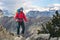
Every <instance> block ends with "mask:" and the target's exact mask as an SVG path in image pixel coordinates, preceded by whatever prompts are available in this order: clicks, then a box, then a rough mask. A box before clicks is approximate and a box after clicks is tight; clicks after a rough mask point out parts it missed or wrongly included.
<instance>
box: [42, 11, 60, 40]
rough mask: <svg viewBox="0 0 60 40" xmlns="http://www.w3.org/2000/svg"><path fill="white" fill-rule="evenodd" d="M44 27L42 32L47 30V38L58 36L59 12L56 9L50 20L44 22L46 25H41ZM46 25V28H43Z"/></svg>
mask: <svg viewBox="0 0 60 40" xmlns="http://www.w3.org/2000/svg"><path fill="white" fill-rule="evenodd" d="M42 27H43V29H44V32H46V33H47V32H48V33H49V34H50V37H49V39H48V40H50V38H51V37H57V40H58V38H59V37H60V14H59V13H58V11H56V12H55V15H53V17H52V20H51V21H49V22H48V23H46V26H45V25H44V26H42ZM44 27H46V30H45V28H44Z"/></svg>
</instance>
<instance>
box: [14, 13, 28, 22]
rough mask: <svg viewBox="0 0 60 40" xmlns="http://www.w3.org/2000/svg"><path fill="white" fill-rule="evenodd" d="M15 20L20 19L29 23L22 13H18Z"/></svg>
mask: <svg viewBox="0 0 60 40" xmlns="http://www.w3.org/2000/svg"><path fill="white" fill-rule="evenodd" d="M14 18H15V19H18V18H19V19H23V20H24V21H25V22H27V18H26V16H25V14H24V13H23V12H20V13H18V12H16V15H15V17H14ZM18 21H20V20H18Z"/></svg>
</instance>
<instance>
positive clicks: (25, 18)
mask: <svg viewBox="0 0 60 40" xmlns="http://www.w3.org/2000/svg"><path fill="white" fill-rule="evenodd" d="M23 15H24V17H23V18H24V20H25V22H27V21H28V20H27V17H26V15H25V14H24V13H23Z"/></svg>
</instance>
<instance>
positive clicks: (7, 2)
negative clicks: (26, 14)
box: [0, 0, 60, 11]
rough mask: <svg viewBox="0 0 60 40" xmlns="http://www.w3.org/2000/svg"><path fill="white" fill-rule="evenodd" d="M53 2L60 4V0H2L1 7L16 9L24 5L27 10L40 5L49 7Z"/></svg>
mask: <svg viewBox="0 0 60 40" xmlns="http://www.w3.org/2000/svg"><path fill="white" fill-rule="evenodd" d="M53 4H60V0H0V8H5V9H8V10H9V11H16V9H17V8H20V7H24V9H25V10H29V9H34V8H38V7H47V6H49V5H51V6H52V5H53Z"/></svg>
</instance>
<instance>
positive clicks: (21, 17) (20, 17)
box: [14, 7, 27, 35]
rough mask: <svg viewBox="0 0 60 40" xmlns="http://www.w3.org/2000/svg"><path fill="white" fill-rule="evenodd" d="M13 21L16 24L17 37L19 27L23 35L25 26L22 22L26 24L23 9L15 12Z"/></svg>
mask: <svg viewBox="0 0 60 40" xmlns="http://www.w3.org/2000/svg"><path fill="white" fill-rule="evenodd" d="M14 18H15V20H16V21H17V22H18V27H17V35H19V32H20V26H21V27H22V32H21V34H22V35H24V31H25V25H24V21H25V22H27V18H26V16H25V14H24V12H23V7H21V8H20V9H18V10H17V12H16V15H15V16H14Z"/></svg>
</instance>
